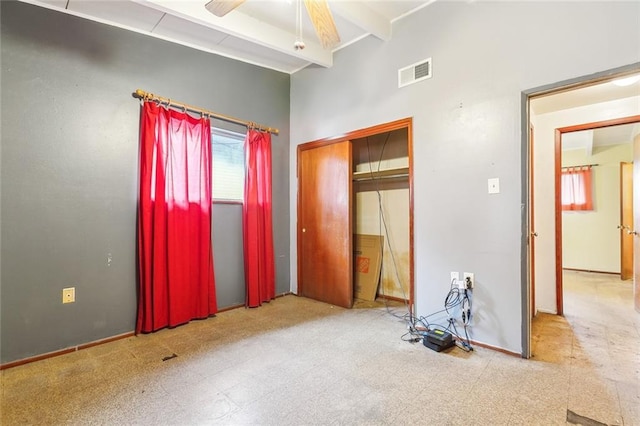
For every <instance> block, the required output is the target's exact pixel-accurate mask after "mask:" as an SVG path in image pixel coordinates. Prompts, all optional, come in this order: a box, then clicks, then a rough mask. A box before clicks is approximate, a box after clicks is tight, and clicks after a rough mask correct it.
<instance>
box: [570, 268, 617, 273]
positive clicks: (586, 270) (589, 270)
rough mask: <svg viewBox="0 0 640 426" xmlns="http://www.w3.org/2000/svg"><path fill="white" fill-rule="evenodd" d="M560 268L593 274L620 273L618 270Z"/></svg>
mask: <svg viewBox="0 0 640 426" xmlns="http://www.w3.org/2000/svg"><path fill="white" fill-rule="evenodd" d="M562 270H563V271H574V272H591V273H594V274H609V275H620V272H609V271H594V270H592V269H577V268H562Z"/></svg>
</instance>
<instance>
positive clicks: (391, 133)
mask: <svg viewBox="0 0 640 426" xmlns="http://www.w3.org/2000/svg"><path fill="white" fill-rule="evenodd" d="M411 126H412V120H411V118H406V119H402V120H398V121H394V122H391V123H385V124H381V125H378V126H373V127H370V128H366V129H361V130H356V131H353V132H349V133H347V134H344V135H340V136H337V137H332V138H327V139H322V140H318V141H313V142H309V143H305V144H302V145H299V146H298V294H300V295H301V296H305V297H309V298H312V299H316V300H320V301H323V302H327V303H332V304H335V305H338V306H343V307H347V308H351V307H353V306H354V303H355V304H356V306H357V307H368V306H375V305H376V304H378V303H379V302H381V301H382V302H385V301H389V300H390V301H396V302H403V303H405V304H406V305H407V308H408V310H409V312H413V301H414V294H413V293H414V283H413V179H412V176H413V173H412V172H413V166H412V156H411V153H412V149H411V146H412V127H411ZM363 280H364V281H363ZM365 281H366V282H365ZM368 304H369V305H368Z"/></svg>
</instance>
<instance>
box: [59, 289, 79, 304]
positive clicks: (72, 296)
mask: <svg viewBox="0 0 640 426" xmlns="http://www.w3.org/2000/svg"><path fill="white" fill-rule="evenodd" d="M75 301H76V288H75V287H69V288H63V289H62V303H73V302H75Z"/></svg>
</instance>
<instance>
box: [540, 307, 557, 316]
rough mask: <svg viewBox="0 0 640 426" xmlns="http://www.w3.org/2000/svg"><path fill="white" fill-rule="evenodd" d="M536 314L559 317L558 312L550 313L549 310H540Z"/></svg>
mask: <svg viewBox="0 0 640 426" xmlns="http://www.w3.org/2000/svg"><path fill="white" fill-rule="evenodd" d="M536 314H549V315H558V311H550V310H547V309H540V308H538V312H536Z"/></svg>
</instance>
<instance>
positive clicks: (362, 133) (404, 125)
mask: <svg viewBox="0 0 640 426" xmlns="http://www.w3.org/2000/svg"><path fill="white" fill-rule="evenodd" d="M401 129H406V130H407V152H408V156H409V301H408V305H409V312H410V313H411V314H413V311H414V309H413V308H414V300H415V297H414V250H413V229H414V227H413V118H412V117H408V118H403V119H400V120H396V121H391V122H388V123H383V124H379V125H376V126H371V127H366V128H363V129H358V130H354V131H351V132H348V133H344V134H340V135H337V136H332V137H328V138H323V139H318V140H315V141H312V142H307V143H303V144H300V145H298V148H297V154H296V161H297V165H296V177H298V176H299V174H300V171H299V167H300V164H299V163H300V152H301V151H304V150H307V149H314V148H318V147H320V146H324V145H330V144H333V143H337V142H344V141H350V140H354V139H361V138H366V137H370V136H375V135H378V134H383V133H386V132H391V131H394V130H401ZM297 198H298V201H297V203H298V204H297V205H298V207H297V208H298V217H300V214H299V213H300V193H299V192H298V195H297ZM296 229H297V250H298V255H297V263H298V271H297V272H298V274H297V275H298V276H297V280H298V282H297V286H298V293H299V290H300V283H301V281H300V273H301V272H300V266H301V265H300V250H301V242H300V241H301V240H300V236H301V233H302V230H301V224H300V222H299V221H298V223H297V224H296Z"/></svg>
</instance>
